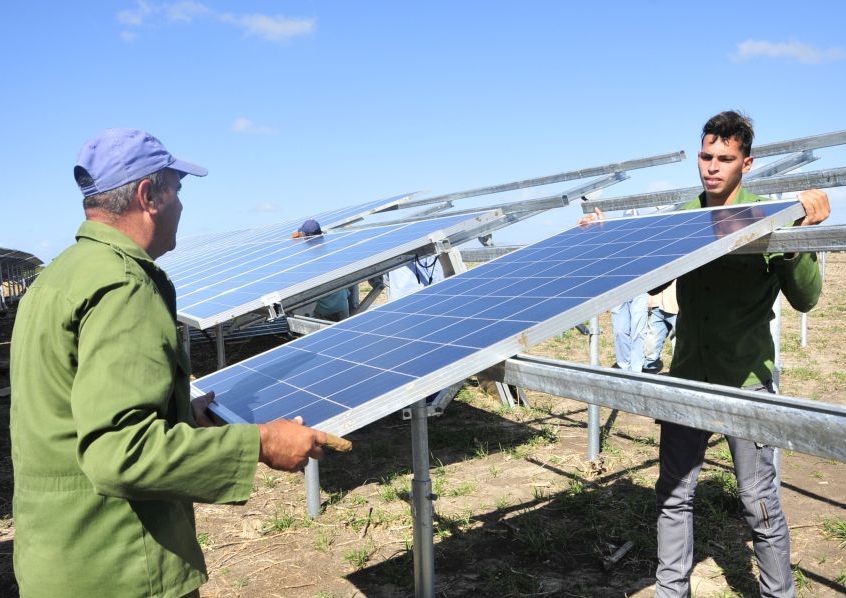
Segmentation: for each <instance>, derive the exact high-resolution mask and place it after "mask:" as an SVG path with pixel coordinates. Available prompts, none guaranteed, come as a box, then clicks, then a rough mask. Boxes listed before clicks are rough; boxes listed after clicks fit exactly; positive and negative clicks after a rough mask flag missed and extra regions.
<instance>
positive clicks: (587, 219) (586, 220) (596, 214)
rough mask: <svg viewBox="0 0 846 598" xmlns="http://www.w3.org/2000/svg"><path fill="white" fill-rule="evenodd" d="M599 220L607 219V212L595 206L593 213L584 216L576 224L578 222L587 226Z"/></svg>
mask: <svg viewBox="0 0 846 598" xmlns="http://www.w3.org/2000/svg"><path fill="white" fill-rule="evenodd" d="M599 220H605V212H603V211H602V210H600V209H599V208H594V209H593V214H588V215H587V216H582V217H581V218H580V219H579V221H578V222H577V223H576V224H578V225H579V226H587V225H588V224H590V223H591V222H597V221H599Z"/></svg>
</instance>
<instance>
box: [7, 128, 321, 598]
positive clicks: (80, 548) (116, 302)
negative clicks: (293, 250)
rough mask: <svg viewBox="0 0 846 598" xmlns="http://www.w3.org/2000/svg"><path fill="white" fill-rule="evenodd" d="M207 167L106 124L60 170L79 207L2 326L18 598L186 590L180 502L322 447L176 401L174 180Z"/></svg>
mask: <svg viewBox="0 0 846 598" xmlns="http://www.w3.org/2000/svg"><path fill="white" fill-rule="evenodd" d="M186 174H193V175H196V176H205V175H206V170H205V169H204V168H201V167H199V166H195V165H193V164H190V163H187V162H183V161H181V160H177V159H176V158H174V157H173V156H172V155H171V154H170V153H169V152H168V151H167V150H166V149H165V148H164V146H163V145H162V144H161V142H160V141H159V140H158V139H156V138H155V137H153V136H152V135H150V134H149V133H145V132H144V131H138V130H135V129H109V130H107V131H104V132H103V133H102V134H100V135H99V136H97V137H95V138H94V139H92V140H90V141H89V142H88V143H86V144H85V146H83V148H82V151H81V152H80V155H79V159H78V162H77V165H76V167H75V168H74V176H75V178H76V182H77V184H78V185H79V187H80V189H81V190H82V194H83V197H84V200H83V207H84V208H85V216H86V221H85V222H83V223H82V225H81V226H80V228H79V231H78V232H77V237H76V238H77V242H76V244H75V245H73V246H71V247H70V248H68V249H67V250H65V251H64V252H63V253H62V254H61V255H60V256H59V257H57V258H56V259H55V260H54V261H53V263H52V264H50V265H49V266H48V267H47V268H46V269H45V270H44V271H43V272H42V273H41V274H40V275H39V277H38V279H37V280H36V282H35V284H33V285H32V287H31V288H30V289H29V291H28V292H27V293H26V295H25V296H24V298H23V300H22V302H21V306H20V309H19V310H18V314H17V318H16V321H15V328H14V332H13V334H12V369H11V378H12V410H11V435H12V461H13V463H14V469H15V488H14V504H13V508H14V516H15V550H14V566H15V576H16V578H17V581H18V585H19V587H20V592H21V595H22V596H27V597H29V596H45V597H47V596H51V597H52V596H96V595H109V596H126V597H140V596H161V597H165V596H167V597H173V598H179V597H181V596H186V595H199V593H198V592H197V588H198V587H199V586H200V584H202V583H203V582H204V581H205V580H206V579H207V574H206V569H205V563H204V561H203V552H202V550H201V549H200V546H199V545H198V543H197V538H196V530H195V528H194V509H193V504H192V503H193V502H194V501H198V502H213V503H229V502H243V501H246V500H247V499H248V498H249V496H250V492H251V490H252V486H253V477H254V475H255V469H256V463H257V462H258V461H262V462H263V463H265V464H267V465H268V466H270V467H273V468H277V469H284V470H288V471H296V470H298V469H301V468H302V467H303V466H304V465H305V464H306V462H307V460H308V458H309V457H314V458H319V457H320V456H321V455H322V449H321V445H323V444H325V442H326V435H325V434H323V433H322V432H318V431H316V430H312V429H311V428H306V427H304V426H302V425H301V423H302V422H296V421H287V420H279V421H275V422H272V423H270V424H263V425H258V426H256V425H247V424H244V425H229V426H220V427H213V426H212V422H211V421H210V420H209V417H208V416H207V415H206V407H207V406H208V403H209V401H210V400H211V399H212V397H213V394H209V395H206V396H205V397H203V398H201V399H195V401H194V402H193V403H192V402H191V401H190V400H189V396H190V395H189V384H188V380H189V378H188V376H189V373H190V372H189V369H188V362H187V357H186V355H185V352H184V351H183V348H182V344H181V336H180V335H179V334H178V332H177V328H176V295H175V293H174V289H173V285H172V284H171V282H170V280H169V279H168V278H167V275H166V274H165V273H164V272H163V271H162V270H160V269H159V268H158V266H156V264H155V262H154V261H153V260H155V259H156V258H158V257H159V256H161V255H162V254H164V253H165V252H167V251H170V250H171V249H173V248H174V247H175V245H176V230H177V227H178V225H179V217H180V215H181V213H182V203H181V202H180V200H179V192H180V190H181V188H182V183H181V182H180V180H181V179H182V178H183V177H184V176H185V175H186Z"/></svg>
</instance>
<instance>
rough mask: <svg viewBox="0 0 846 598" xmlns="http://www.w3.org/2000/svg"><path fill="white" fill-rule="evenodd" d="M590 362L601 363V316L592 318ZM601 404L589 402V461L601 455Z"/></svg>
mask: <svg viewBox="0 0 846 598" xmlns="http://www.w3.org/2000/svg"><path fill="white" fill-rule="evenodd" d="M589 338H590V364H591V365H599V316H593V317H592V318H591V319H590V337H589ZM599 415H600V413H599V405H591V404H590V403H588V452H587V458H588V461H593V460H594V459H596V458H597V457H598V456H599V449H600V446H599Z"/></svg>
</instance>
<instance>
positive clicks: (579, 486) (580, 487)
mask: <svg viewBox="0 0 846 598" xmlns="http://www.w3.org/2000/svg"><path fill="white" fill-rule="evenodd" d="M584 491H585V485H584V483H583V482H582V481H581V480H580V479H578V478H574V479H572V480H570V485H569V486H568V488H567V493H568V494H569V495H571V496H576V495H578V494H581V493H582V492H584Z"/></svg>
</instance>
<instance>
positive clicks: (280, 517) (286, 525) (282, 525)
mask: <svg viewBox="0 0 846 598" xmlns="http://www.w3.org/2000/svg"><path fill="white" fill-rule="evenodd" d="M296 521H297V518H296V517H295V516H294V514H293V513H291V512H288V511H280V510H277V511H276V512H275V513H274V514H273V515H271V516H270V518H269V519H268V520H267V521H265V522H264V525H263V526H262V528H261V533H263V534H272V533H275V532H284V531H286V530H289V529H291V528H292V527H294V524H295V523H296Z"/></svg>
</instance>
